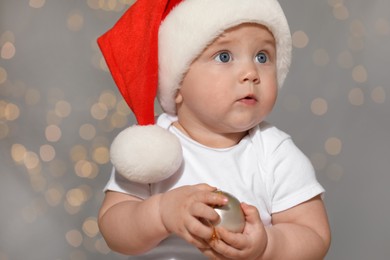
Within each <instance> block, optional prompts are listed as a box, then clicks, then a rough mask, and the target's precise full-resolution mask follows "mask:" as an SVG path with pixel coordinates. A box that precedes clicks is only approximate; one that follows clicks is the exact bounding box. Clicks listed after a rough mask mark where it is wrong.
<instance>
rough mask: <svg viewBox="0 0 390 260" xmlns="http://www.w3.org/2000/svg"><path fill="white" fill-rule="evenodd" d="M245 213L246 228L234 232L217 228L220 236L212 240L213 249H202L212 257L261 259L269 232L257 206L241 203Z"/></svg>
mask: <svg viewBox="0 0 390 260" xmlns="http://www.w3.org/2000/svg"><path fill="white" fill-rule="evenodd" d="M241 207H242V210H243V211H244V215H245V220H246V223H245V229H244V231H243V232H242V233H232V232H229V231H227V230H226V229H224V228H217V234H218V238H217V239H214V240H212V241H211V242H210V246H211V249H207V248H205V249H201V251H202V252H203V253H204V254H205V255H206V256H208V257H210V258H212V259H248V260H251V259H261V256H262V255H263V253H264V251H265V248H266V246H267V233H266V231H265V228H264V225H263V223H262V222H261V219H260V215H259V212H258V210H257V208H256V207H254V206H250V205H247V204H245V203H241Z"/></svg>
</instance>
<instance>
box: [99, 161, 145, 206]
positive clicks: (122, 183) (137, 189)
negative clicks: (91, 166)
mask: <svg viewBox="0 0 390 260" xmlns="http://www.w3.org/2000/svg"><path fill="white" fill-rule="evenodd" d="M108 190H109V191H116V192H121V193H126V194H129V195H132V196H135V197H138V198H141V199H146V198H148V197H150V185H149V184H141V183H136V182H131V181H129V180H128V179H126V178H125V177H123V176H122V175H120V174H119V173H117V172H116V171H115V169H114V167H113V168H112V171H111V177H110V180H109V181H108V183H107V184H106V186H105V187H104V191H108Z"/></svg>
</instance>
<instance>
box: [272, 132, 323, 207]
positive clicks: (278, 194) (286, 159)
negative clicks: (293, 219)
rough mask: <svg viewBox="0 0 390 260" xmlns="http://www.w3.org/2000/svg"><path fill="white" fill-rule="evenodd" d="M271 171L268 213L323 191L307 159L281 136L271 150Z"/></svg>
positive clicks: (305, 199)
mask: <svg viewBox="0 0 390 260" xmlns="http://www.w3.org/2000/svg"><path fill="white" fill-rule="evenodd" d="M270 162H271V163H270V165H269V167H270V169H269V170H270V172H272V173H273V185H272V195H271V196H272V213H276V212H281V211H284V210H287V209H289V208H292V207H294V206H296V205H298V204H300V203H303V202H305V201H307V200H309V199H311V198H313V197H315V196H317V195H319V194H322V193H323V192H324V188H323V187H322V186H321V185H320V184H319V182H318V181H317V179H316V176H315V172H314V168H313V166H312V164H311V162H310V160H309V159H308V158H307V157H306V156H305V155H304V154H303V153H302V151H301V150H300V149H299V148H298V147H297V146H296V145H295V144H294V143H293V141H292V140H291V138H290V137H288V138H286V139H284V140H283V141H282V142H281V143H280V145H279V146H278V147H276V149H275V150H274V152H273V153H272V154H271V158H270Z"/></svg>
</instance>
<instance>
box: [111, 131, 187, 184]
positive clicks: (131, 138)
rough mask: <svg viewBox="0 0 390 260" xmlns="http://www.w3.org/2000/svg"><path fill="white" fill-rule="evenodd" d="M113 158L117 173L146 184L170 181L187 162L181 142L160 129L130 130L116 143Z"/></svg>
mask: <svg viewBox="0 0 390 260" xmlns="http://www.w3.org/2000/svg"><path fill="white" fill-rule="evenodd" d="M110 156H111V162H112V164H113V165H114V166H115V169H116V171H117V172H119V173H120V174H121V175H122V176H124V177H125V178H127V179H128V180H130V181H133V182H138V183H145V184H146V183H155V182H159V181H161V180H164V179H166V178H168V177H170V176H171V175H172V174H174V173H175V172H176V171H177V170H178V169H179V167H180V166H181V163H182V160H183V157H182V148H181V144H180V141H179V139H178V138H177V137H176V136H175V135H174V134H172V133H171V132H169V131H167V130H166V129H164V128H162V127H160V126H157V125H147V126H132V127H129V128H126V129H125V130H123V131H122V132H120V133H119V134H118V135H117V137H116V138H115V139H114V141H113V142H112V144H111V149H110Z"/></svg>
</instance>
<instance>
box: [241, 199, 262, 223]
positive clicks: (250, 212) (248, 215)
mask: <svg viewBox="0 0 390 260" xmlns="http://www.w3.org/2000/svg"><path fill="white" fill-rule="evenodd" d="M241 208H242V211H243V212H244V215H245V220H246V222H248V223H251V224H254V223H257V222H259V221H261V219H260V214H259V211H258V210H257V208H256V207H255V206H252V205H248V204H246V203H245V202H242V203H241Z"/></svg>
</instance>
